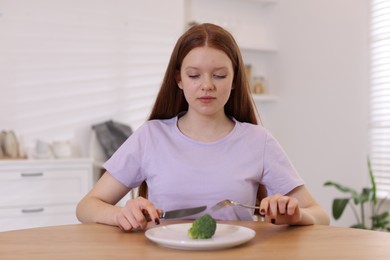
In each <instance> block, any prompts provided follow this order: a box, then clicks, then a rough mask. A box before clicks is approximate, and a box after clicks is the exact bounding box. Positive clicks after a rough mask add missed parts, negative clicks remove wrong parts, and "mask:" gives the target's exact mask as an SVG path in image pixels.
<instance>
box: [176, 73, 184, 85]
mask: <svg viewBox="0 0 390 260" xmlns="http://www.w3.org/2000/svg"><path fill="white" fill-rule="evenodd" d="M175 80H176V83H177V86H178V87H179V88H180V89H183V84H182V81H181V77H180V71H176V75H175Z"/></svg>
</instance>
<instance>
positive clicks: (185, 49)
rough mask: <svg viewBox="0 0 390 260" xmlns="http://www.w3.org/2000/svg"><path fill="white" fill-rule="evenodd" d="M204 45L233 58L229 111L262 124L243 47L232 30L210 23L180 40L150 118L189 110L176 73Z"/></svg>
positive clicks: (187, 33) (244, 120) (165, 116)
mask: <svg viewBox="0 0 390 260" xmlns="http://www.w3.org/2000/svg"><path fill="white" fill-rule="evenodd" d="M202 46H209V47H212V48H216V49H218V50H221V51H223V52H224V53H226V55H227V56H228V57H229V58H230V60H231V61H232V64H233V71H234V78H233V89H232V92H231V94H230V97H229V100H228V101H227V103H226V105H225V114H226V115H227V116H231V117H234V118H235V119H236V120H237V121H240V122H248V123H252V124H258V120H257V117H256V112H255V111H256V110H255V106H254V103H253V99H252V97H251V94H250V90H249V81H248V79H247V75H246V72H245V64H244V62H243V60H242V56H241V52H240V49H239V47H238V45H237V43H236V41H235V40H234V38H233V36H232V35H231V34H230V33H229V32H228V31H226V30H225V29H223V28H222V27H220V26H218V25H214V24H210V23H204V24H196V25H194V26H192V27H191V28H189V29H188V30H187V31H186V32H185V33H184V34H183V35H182V36H181V37H180V38H179V39H178V41H177V43H176V45H175V48H174V49H173V52H172V54H171V58H170V60H169V63H168V67H167V70H166V72H165V76H164V79H163V82H162V85H161V88H160V91H159V93H158V95H157V98H156V102H155V104H154V106H153V109H152V111H151V113H150V116H149V120H152V119H168V118H172V117H174V116H176V115H177V114H179V113H180V112H182V111H186V110H187V109H188V103H187V101H186V99H185V97H184V94H183V91H182V90H181V89H180V88H179V87H178V86H177V82H176V79H177V78H176V75H177V74H178V73H180V69H181V65H182V62H183V59H184V58H185V56H186V55H187V54H188V53H189V52H190V51H191V50H192V49H194V48H197V47H202Z"/></svg>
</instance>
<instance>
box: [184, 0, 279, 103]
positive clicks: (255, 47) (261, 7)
mask: <svg viewBox="0 0 390 260" xmlns="http://www.w3.org/2000/svg"><path fill="white" fill-rule="evenodd" d="M277 2H278V0H244V1H237V0H212V1H209V0H187V1H186V22H187V23H188V22H198V23H204V22H210V23H215V24H218V25H220V26H222V27H224V28H226V29H227V30H229V31H230V32H231V33H232V34H233V36H234V37H235V39H236V41H237V43H238V45H239V46H240V49H241V52H242V56H243V59H244V62H245V63H246V64H247V65H250V67H251V79H252V80H253V78H255V77H263V78H264V79H265V84H264V87H265V91H264V93H263V94H253V99H254V101H255V102H275V101H276V100H277V82H276V80H275V79H276V72H275V71H276V66H275V55H276V54H277V52H278V47H277V42H276V36H275V34H276V32H275V24H276V22H275V19H276V17H275V8H276V7H277ZM220 6H223V7H224V8H223V9H222V8H220ZM253 83H254V82H251V85H253Z"/></svg>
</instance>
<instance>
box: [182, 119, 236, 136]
mask: <svg viewBox="0 0 390 260" xmlns="http://www.w3.org/2000/svg"><path fill="white" fill-rule="evenodd" d="M177 126H178V128H179V130H180V131H181V132H182V133H183V134H184V135H186V136H188V137H190V138H191V139H193V140H196V141H200V142H214V141H217V140H219V139H222V138H223V137H225V136H227V135H228V134H229V133H230V132H231V131H232V130H233V128H234V121H233V120H231V119H230V118H228V117H227V116H226V115H225V114H223V115H222V116H215V117H213V116H197V115H193V114H189V113H186V114H184V115H183V116H182V117H180V118H179V119H178V122H177Z"/></svg>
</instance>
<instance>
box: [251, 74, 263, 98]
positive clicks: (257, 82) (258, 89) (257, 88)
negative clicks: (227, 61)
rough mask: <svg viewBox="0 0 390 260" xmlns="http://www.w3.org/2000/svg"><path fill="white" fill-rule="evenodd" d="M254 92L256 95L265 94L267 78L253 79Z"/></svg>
mask: <svg viewBox="0 0 390 260" xmlns="http://www.w3.org/2000/svg"><path fill="white" fill-rule="evenodd" d="M252 92H253V93H255V94H264V93H265V78H264V77H262V76H260V77H254V78H253V85H252Z"/></svg>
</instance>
